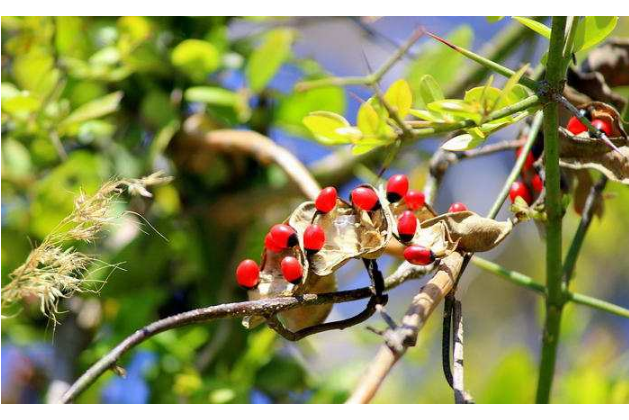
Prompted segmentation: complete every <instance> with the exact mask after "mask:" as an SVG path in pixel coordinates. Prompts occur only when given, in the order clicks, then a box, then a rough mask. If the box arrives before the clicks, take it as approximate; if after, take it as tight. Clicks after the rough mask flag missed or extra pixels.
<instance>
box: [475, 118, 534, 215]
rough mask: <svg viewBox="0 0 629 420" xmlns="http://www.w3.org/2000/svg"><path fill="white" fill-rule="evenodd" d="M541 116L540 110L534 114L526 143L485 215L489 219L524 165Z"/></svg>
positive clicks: (496, 212)
mask: <svg viewBox="0 0 629 420" xmlns="http://www.w3.org/2000/svg"><path fill="white" fill-rule="evenodd" d="M543 116H544V115H543V114H542V113H541V112H538V113H537V114H535V118H534V119H533V123H532V124H531V130H530V131H529V134H528V139H527V140H526V143H525V144H524V146H522V151H521V152H520V156H518V160H517V161H516V162H515V166H514V167H513V169H512V170H511V173H510V174H509V177H508V178H507V180H506V181H505V183H504V185H503V187H502V190H501V191H500V194H499V195H498V198H497V199H496V202H495V203H494V205H493V206H492V208H491V210H489V214H488V215H487V217H489V218H490V219H494V218H495V217H496V215H497V214H498V212H499V211H500V208H501V207H502V204H503V203H504V201H505V200H506V199H507V196H508V195H509V190H510V189H511V184H513V183H514V182H515V180H516V179H517V178H518V176H520V171H521V170H522V166H524V162H525V161H526V157H527V156H528V154H529V152H530V151H531V148H532V147H533V143H535V139H536V138H537V133H539V130H540V128H541V126H542V121H543Z"/></svg>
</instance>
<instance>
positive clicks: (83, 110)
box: [59, 92, 123, 132]
mask: <svg viewBox="0 0 629 420" xmlns="http://www.w3.org/2000/svg"><path fill="white" fill-rule="evenodd" d="M122 95H123V93H122V92H114V93H110V94H109V95H106V96H103V97H102V98H98V99H95V100H93V101H90V102H88V103H86V104H85V105H82V106H80V107H79V108H77V109H75V110H74V112H72V113H71V114H70V115H68V117H67V118H66V119H65V120H63V121H62V122H61V123H60V124H59V131H60V132H62V131H64V130H65V129H67V128H68V127H70V126H72V125H75V124H79V123H82V122H85V121H89V120H92V119H96V118H100V117H103V116H105V115H107V114H111V113H112V112H114V111H116V110H117V109H118V104H119V103H120V100H121V99H122Z"/></svg>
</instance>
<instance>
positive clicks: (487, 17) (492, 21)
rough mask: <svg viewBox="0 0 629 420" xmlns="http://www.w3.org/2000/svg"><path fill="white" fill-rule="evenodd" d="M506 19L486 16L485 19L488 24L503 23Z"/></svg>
mask: <svg viewBox="0 0 629 420" xmlns="http://www.w3.org/2000/svg"><path fill="white" fill-rule="evenodd" d="M503 18H504V16H486V17H485V19H487V22H489V23H496V22H499V21H501V20H502V19H503Z"/></svg>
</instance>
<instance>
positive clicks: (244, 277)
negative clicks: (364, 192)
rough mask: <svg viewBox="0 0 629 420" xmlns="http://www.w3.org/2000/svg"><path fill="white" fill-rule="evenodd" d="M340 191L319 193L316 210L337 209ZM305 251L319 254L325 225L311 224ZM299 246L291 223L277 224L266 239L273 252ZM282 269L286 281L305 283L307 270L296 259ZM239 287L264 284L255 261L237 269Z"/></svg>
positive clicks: (284, 262)
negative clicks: (303, 280) (302, 280)
mask: <svg viewBox="0 0 629 420" xmlns="http://www.w3.org/2000/svg"><path fill="white" fill-rule="evenodd" d="M336 198H337V193H336V188H334V187H328V188H325V189H323V190H321V192H320V193H319V196H318V197H317V199H316V201H315V207H316V208H317V211H318V212H319V213H324V214H325V213H328V212H330V211H331V210H332V209H334V207H335V206H336ZM303 240H304V249H305V250H306V253H307V254H308V255H312V254H314V253H317V252H319V251H320V250H321V249H322V248H323V245H324V244H325V232H324V230H323V229H322V228H321V226H317V225H310V226H308V227H307V228H306V230H305V231H304V237H303ZM298 244H299V239H298V238H297V232H296V231H295V229H293V228H292V227H291V226H289V225H287V224H277V225H275V226H273V227H272V228H271V230H270V231H269V233H267V234H266V236H265V237H264V247H265V248H266V249H267V250H269V251H271V252H275V253H278V252H282V251H285V250H287V249H290V248H292V247H294V246H297V245H298ZM280 269H281V271H282V275H283V276H284V279H285V280H286V281H287V282H289V283H292V284H297V283H299V282H300V281H301V279H302V278H303V275H304V269H303V267H302V265H301V263H300V262H299V260H298V259H297V258H295V257H293V256H290V255H289V256H286V257H284V258H282V261H281V263H280ZM236 280H237V281H238V284H239V285H240V286H242V287H244V288H246V289H253V288H255V287H256V286H257V285H258V283H259V281H260V268H259V267H258V264H256V262H255V261H253V260H244V261H242V262H241V263H240V264H239V265H238V268H237V269H236Z"/></svg>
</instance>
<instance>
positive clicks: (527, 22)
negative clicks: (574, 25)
mask: <svg viewBox="0 0 629 420" xmlns="http://www.w3.org/2000/svg"><path fill="white" fill-rule="evenodd" d="M513 19H515V20H517V21H518V22H520V23H521V24H522V25H524V26H526V27H528V28H529V29H532V30H533V31H535V32H537V33H538V34H540V35H541V36H543V37H544V38H547V39H550V28H549V27H548V26H546V25H544V24H543V23H541V22H538V21H536V20H533V19H529V18H526V17H523V16H513Z"/></svg>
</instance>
